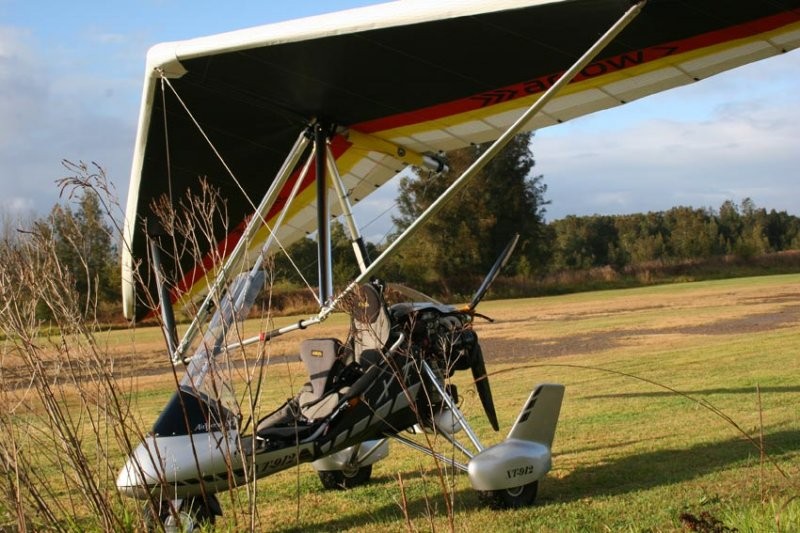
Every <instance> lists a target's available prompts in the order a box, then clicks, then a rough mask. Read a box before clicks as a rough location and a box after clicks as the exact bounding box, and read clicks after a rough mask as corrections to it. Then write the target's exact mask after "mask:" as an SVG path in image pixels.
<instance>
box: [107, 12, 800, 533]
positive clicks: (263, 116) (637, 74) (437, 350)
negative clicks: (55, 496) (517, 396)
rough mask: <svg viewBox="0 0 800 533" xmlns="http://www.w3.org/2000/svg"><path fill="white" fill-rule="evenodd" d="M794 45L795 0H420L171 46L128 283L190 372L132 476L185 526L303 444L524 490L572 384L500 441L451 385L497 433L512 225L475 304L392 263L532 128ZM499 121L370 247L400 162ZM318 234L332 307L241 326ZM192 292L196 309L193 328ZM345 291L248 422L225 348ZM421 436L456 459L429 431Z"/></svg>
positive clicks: (143, 145) (136, 198) (553, 390)
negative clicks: (496, 352) (500, 291)
mask: <svg viewBox="0 0 800 533" xmlns="http://www.w3.org/2000/svg"><path fill="white" fill-rule="evenodd" d="M799 43H800V0H649V1H648V2H645V1H635V2H631V1H629V0H499V1H495V2H484V1H479V0H460V1H441V2H427V1H417V0H411V1H403V2H394V3H390V4H384V5H377V6H373V7H367V8H363V9H356V10H351V11H347V12H343V13H336V14H331V15H324V16H319V17H313V18H309V19H304V20H299V21H292V22H286V23H280V24H274V25H268V26H261V27H255V28H251V29H246V30H241V31H236V32H231V33H225V34H220V35H215V36H211V37H205V38H199V39H192V40H187V41H181V42H173V43H164V44H160V45H158V46H155V47H154V48H152V49H151V50H150V52H149V54H148V58H147V66H146V72H145V85H144V91H143V96H142V106H141V113H140V116H139V128H138V134H137V138H136V147H135V152H134V161H133V169H132V174H131V183H130V189H129V196H128V203H127V211H126V220H125V228H124V243H123V265H122V266H123V300H124V306H125V312H126V316H127V317H129V318H131V319H139V318H142V317H144V316H146V315H147V314H148V313H150V312H152V310H153V309H160V318H161V322H162V324H163V329H164V333H165V339H166V343H167V349H168V351H169V353H170V356H171V359H172V363H173V364H174V365H176V366H182V365H185V372H184V373H183V377H182V378H181V379H179V380H177V381H178V382H177V387H176V391H175V393H174V394H173V396H172V398H171V399H170V400H169V402H168V403H167V405H166V406H165V407H164V409H163V411H162V412H161V414H160V415H159V416H158V418H157V420H156V421H155V423H154V425H153V428H152V431H151V432H150V433H149V434H148V435H147V436H146V437H145V438H144V439H143V440H142V442H141V443H139V444H138V445H136V446H134V447H133V449H132V450H131V454H130V456H129V458H128V460H127V463H126V464H125V466H124V467H123V468H122V470H121V471H120V473H119V476H118V479H117V486H118V488H119V490H120V491H122V492H123V493H125V494H128V495H130V496H133V497H137V498H141V499H146V500H149V502H150V504H151V509H157V510H158V511H156V512H155V513H154V516H153V518H154V519H156V520H158V521H160V523H161V525H162V526H170V527H172V526H175V525H177V524H180V525H181V527H183V528H184V529H188V530H191V529H192V528H193V527H194V525H195V524H197V523H200V522H203V521H207V522H213V520H214V517H215V516H218V515H219V514H220V513H221V509H220V505H219V502H218V501H217V498H216V496H215V494H216V493H218V492H220V491H225V490H232V489H234V488H235V487H237V486H241V485H243V484H246V483H249V482H251V481H252V480H253V479H257V478H261V477H263V476H268V475H270V474H272V473H275V472H278V471H280V470H284V469H287V468H290V467H293V466H295V465H298V464H299V463H303V462H311V463H312V465H313V467H314V468H315V469H316V470H317V472H318V473H319V477H320V479H321V481H322V484H323V485H324V486H325V487H326V488H349V487H354V486H356V485H359V484H362V483H365V482H367V481H368V480H369V478H370V475H371V471H372V465H373V464H375V463H376V462H377V461H379V460H381V459H383V458H385V457H386V456H387V454H388V442H389V441H390V440H393V441H395V442H398V443H401V444H403V445H407V446H409V447H411V448H413V449H415V450H418V451H420V452H422V453H427V454H430V455H433V456H435V457H436V458H437V459H438V460H440V461H442V462H443V463H445V464H447V465H449V466H450V467H452V468H455V469H457V470H461V471H464V472H467V474H468V477H469V482H470V484H471V485H472V487H473V488H474V489H475V490H477V491H479V492H480V494H481V495H482V496H483V499H484V500H485V501H487V502H488V503H489V504H491V505H493V506H499V507H516V506H522V505H528V504H530V503H532V502H533V501H534V499H535V497H536V492H537V486H538V483H539V482H540V481H541V480H542V479H543V477H544V476H545V474H546V473H547V472H548V471H549V470H550V467H551V457H552V452H551V446H552V444H553V439H554V435H555V430H556V425H557V421H558V418H559V412H560V408H561V402H562V397H563V394H564V387H563V386H561V385H557V384H541V385H536V386H535V387H533V390H532V392H531V394H530V396H529V398H528V399H527V400H526V401H525V402H524V404H523V406H522V409H521V411H520V413H519V415H518V417H517V419H516V422H515V423H514V425H513V426H512V427H511V429H510V431H509V433H508V435H507V436H506V438H505V439H503V440H502V441H500V442H498V443H496V444H494V445H492V446H488V447H487V446H484V445H483V443H482V442H481V441H480V440H479V438H478V436H477V434H476V432H475V431H473V429H472V428H471V427H470V425H469V423H468V422H467V420H466V418H465V417H464V416H463V415H462V413H461V411H460V410H459V406H458V403H459V401H458V390H457V388H456V387H455V386H453V385H452V384H451V383H450V382H449V377H450V376H452V375H453V373H454V372H458V371H462V370H466V369H471V371H472V375H473V378H474V380H475V387H476V389H477V392H478V396H479V398H480V401H481V404H482V406H483V409H484V411H485V414H486V416H487V417H488V419H489V422H490V424H491V425H492V427H493V428H494V429H495V430H498V420H497V415H496V413H495V408H494V404H493V401H492V394H491V389H490V387H489V382H488V379H487V373H486V368H485V363H484V357H483V353H482V350H481V346H480V343H479V341H478V335H477V333H476V331H475V329H474V327H473V319H474V318H475V316H476V306H477V305H478V303H479V302H480V300H481V298H482V297H483V296H484V294H485V293H486V291H487V290H488V288H489V285H490V284H491V282H492V280H493V279H494V278H495V277H496V276H497V274H498V273H499V272H500V270H501V269H502V267H503V265H504V264H505V263H506V262H507V261H508V259H509V257H510V256H511V254H512V252H513V249H514V246H515V244H516V241H517V237H516V236H509V242H508V244H506V243H497V244H496V246H497V252H498V259H497V262H496V264H495V265H494V267H493V268H492V269H491V271H490V272H489V273H488V275H487V277H486V279H485V281H484V282H483V283H482V284H481V286H480V287H479V288H478V290H477V292H476V294H475V296H474V298H473V299H472V301H471V302H470V303H469V304H466V305H464V306H460V307H458V306H450V305H444V304H441V303H438V302H435V301H431V300H429V299H425V298H424V297H422V296H421V295H419V293H416V292H415V291H413V290H401V291H400V292H404V293H405V294H406V295H409V296H410V299H411V300H412V301H410V302H399V303H395V304H394V305H391V306H390V305H388V304H387V301H386V292H387V287H391V286H392V284H391V283H386V282H384V281H381V280H378V279H375V274H376V272H377V271H378V269H379V268H380V267H381V266H383V265H384V264H385V263H386V262H387V260H388V259H389V258H391V257H392V255H393V254H394V253H395V251H396V250H397V249H398V248H399V247H400V246H403V245H405V246H410V245H411V242H410V241H411V239H412V237H413V235H414V234H415V232H416V231H417V230H418V228H419V227H420V226H421V225H422V224H424V223H425V222H426V221H428V220H429V219H430V218H431V217H432V216H434V215H435V214H436V213H437V212H438V211H439V210H440V208H441V206H442V205H443V204H444V202H446V201H448V200H449V199H450V198H452V197H453V196H454V195H455V194H456V193H457V192H458V191H459V190H462V189H463V188H464V187H467V186H469V183H470V180H471V179H472V178H473V177H474V176H475V175H476V174H477V173H478V172H479V171H480V170H481V169H482V168H483V167H484V166H485V164H486V163H487V162H488V161H489V160H490V159H491V158H493V157H494V156H495V155H496V154H497V153H498V152H499V151H500V150H502V148H503V147H504V146H505V145H506V144H507V143H508V142H509V140H510V139H511V138H512V137H513V136H514V135H516V134H517V133H519V132H521V131H526V130H532V129H536V128H542V127H546V126H549V125H553V124H557V123H561V122H563V121H566V120H569V119H571V118H574V117H578V116H581V115H584V114H587V113H590V112H594V111H598V110H601V109H605V108H608V107H611V106H616V105H621V104H624V103H625V102H628V101H631V100H634V99H637V98H641V97H644V96H646V95H649V94H652V93H655V92H658V91H663V90H667V89H670V88H673V87H676V86H679V85H683V84H686V83H690V82H692V81H697V80H700V79H704V78H707V77H709V76H711V75H713V74H716V73H718V72H721V71H724V70H727V69H730V68H734V67H736V66H739V65H742V64H745V63H749V62H751V61H755V60H759V59H762V58H766V57H769V56H772V55H776V54H780V53H783V52H785V51H787V50H790V49H793V48H796V47H797V46H798V44H799ZM489 141H494V142H493V144H491V146H490V147H489V148H488V149H486V150H485V151H484V152H483V154H482V155H481V156H480V157H479V158H478V159H477V160H476V161H475V162H474V163H473V164H472V165H471V166H470V167H469V168H468V169H467V170H466V171H465V172H464V173H463V174H462V175H461V176H459V177H458V178H457V179H456V180H455V181H454V182H453V184H452V185H451V186H450V187H449V188H448V189H447V191H446V192H445V193H444V194H443V195H442V196H441V197H440V198H439V199H438V200H437V201H436V202H434V203H433V204H432V205H431V206H430V208H429V209H427V210H426V211H425V212H424V213H422V214H421V215H420V216H419V218H418V219H417V220H416V221H415V222H414V223H413V224H411V225H410V226H409V227H408V229H407V230H406V231H405V232H404V233H402V234H401V235H400V236H399V237H397V238H396V239H395V240H394V241H392V242H391V244H389V245H388V246H387V247H386V249H385V250H384V251H383V252H382V253H381V254H380V255H378V256H377V257H369V256H368V254H367V252H366V246H365V245H364V242H363V239H362V236H361V235H360V229H359V227H358V225H357V224H356V222H355V220H354V216H353V211H352V206H353V205H355V204H356V203H358V202H360V201H361V200H363V199H364V198H365V197H367V196H368V195H369V194H370V193H371V192H373V191H374V190H376V189H377V188H379V187H380V186H381V185H383V184H384V183H386V182H387V181H388V180H389V179H390V178H391V177H392V176H394V175H395V174H396V173H397V172H399V171H401V170H403V169H404V168H406V167H409V166H414V167H416V168H417V169H420V170H419V171H431V172H444V171H446V170H447V160H446V156H445V153H446V152H447V151H450V150H453V149H457V148H463V147H465V146H469V145H471V144H475V143H486V142H489ZM621 149H635V147H629V148H625V147H621ZM423 169H426V170H423ZM201 178H202V179H201ZM493 179H503V177H502V176H496V177H493ZM203 184H210V185H211V186H212V187H213V188H214V190H215V191H217V194H218V197H219V198H221V199H222V201H223V204H224V212H225V216H224V217H218V218H215V217H214V216H212V215H208V213H206V214H207V215H208V216H207V222H208V225H207V227H202V228H201V227H200V226H192V225H191V224H188V223H186V220H187V219H186V218H183V217H184V215H183V212H184V211H187V210H191V209H196V208H197V205H192V203H191V202H190V201H188V200H187V198H197V197H201V196H202V195H203V194H205V193H206V189H205V188H204V187H205V185H203ZM254 198H260V199H261V200H260V201H259V202H258V203H256V202H255V201H254V200H253V199H254ZM201 203H202V202H201ZM201 211H202V208H201ZM332 217H342V219H343V221H344V223H345V227H346V228H347V229H348V231H349V234H350V237H351V239H352V243H353V253H354V254H355V256H356V259H357V261H358V264H359V267H360V274H359V275H358V276H357V278H356V279H354V280H337V282H338V283H342V284H343V286H345V288H344V289H343V290H341V291H340V292H338V293H336V294H334V291H333V288H332V287H333V280H332V274H331V270H332V269H331V261H332V259H331V245H330V221H331V218H332ZM222 218H224V219H225V220H226V221H232V222H233V223H234V224H236V225H235V226H234V227H233V229H231V227H230V226H228V225H227V224H225V223H223V222H222V221H221V219H222ZM181 221H183V222H181ZM181 224H183V225H182V226H181ZM187 227H188V230H187V229H186V228H187ZM181 228H183V229H181ZM312 233H315V234H316V242H317V248H318V253H317V257H318V279H317V287H318V293H317V297H318V301H319V312H318V313H317V314H315V315H312V316H310V317H309V318H307V319H305V320H300V321H298V322H297V323H295V324H292V325H288V326H285V327H282V328H276V329H269V328H266V330H265V331H263V332H261V333H260V334H259V335H257V336H255V337H252V338H243V336H242V335H240V332H241V328H240V324H241V322H242V321H243V320H244V319H245V318H246V317H248V316H249V314H250V311H251V309H252V307H253V305H254V302H256V299H257V297H258V295H259V294H260V293H261V292H262V290H263V289H264V286H265V284H266V283H267V282H268V280H267V277H268V276H267V268H266V265H267V262H268V261H269V258H270V257H271V256H273V255H274V254H276V253H281V252H282V250H285V248H286V247H287V246H289V245H290V244H291V243H293V242H295V241H297V240H298V239H301V238H305V237H306V235H308V234H312ZM486 245H490V243H486ZM453 246H458V243H453ZM504 246H505V247H504ZM388 281H391V280H388ZM176 306H177V307H180V308H183V309H191V310H192V314H193V319H192V321H191V323H190V324H189V325H188V327H187V328H186V330H185V333H184V334H183V336H182V338H181V339H180V340H179V338H178V335H177V327H176V323H175V318H174V314H173V309H174V308H175V307H176ZM335 310H343V311H346V312H347V313H349V315H350V323H351V325H350V330H349V332H343V335H342V338H314V339H309V340H305V341H303V342H302V343H300V345H299V347H298V351H299V353H300V359H301V360H302V362H303V363H304V365H305V369H306V370H307V372H308V378H307V383H306V384H305V385H304V386H302V387H301V389H300V391H299V392H297V393H296V394H295V395H294V396H293V397H292V398H290V399H289V400H287V401H286V402H283V403H280V402H275V405H274V409H272V410H271V412H269V414H267V415H266V416H262V417H259V419H258V420H250V418H252V415H251V414H250V413H248V412H246V411H247V410H246V409H242V405H241V404H242V401H241V399H237V397H236V395H235V394H234V392H233V390H232V385H231V382H230V380H229V379H227V378H226V376H227V374H228V370H229V365H230V359H229V354H231V353H232V352H234V351H237V350H244V348H245V347H247V346H251V345H255V346H258V347H259V350H261V351H263V350H264V349H265V347H267V346H268V345H269V343H270V342H271V340H272V339H275V338H276V337H278V336H281V335H284V334H287V333H289V332H292V331H296V330H299V329H305V328H308V327H312V326H314V325H315V324H319V323H320V322H322V321H324V320H325V319H326V318H328V317H329V316H330V315H331V313H333V312H334V311H335ZM345 334H346V335H345ZM243 413H244V414H243ZM424 432H431V433H435V434H437V435H440V436H441V437H442V438H443V439H445V440H446V441H447V442H448V443H450V445H452V447H453V448H454V449H456V450H457V451H458V452H459V453H460V454H462V455H463V457H464V459H463V460H461V461H459V460H456V459H455V458H454V457H453V456H448V455H445V454H441V453H439V452H437V451H436V450H433V449H431V447H430V446H427V445H426V444H422V443H421V442H420V441H419V440H415V438H414V434H419V433H424ZM460 435H464V436H465V439H466V440H467V441H469V445H468V444H465V443H463V442H461V440H459V438H458V437H459V436H460Z"/></svg>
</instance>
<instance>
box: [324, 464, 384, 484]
mask: <svg viewBox="0 0 800 533" xmlns="http://www.w3.org/2000/svg"><path fill="white" fill-rule="evenodd" d="M317 474H319V480H320V481H321V482H322V486H323V487H325V488H326V489H329V490H344V489H352V488H353V487H358V486H359V485H364V484H366V483H367V482H369V479H370V478H371V477H372V465H367V466H362V467H356V468H353V469H352V470H320V471H319V472H317Z"/></svg>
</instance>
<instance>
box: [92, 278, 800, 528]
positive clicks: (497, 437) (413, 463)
mask: <svg viewBox="0 0 800 533" xmlns="http://www.w3.org/2000/svg"><path fill="white" fill-rule="evenodd" d="M798 309H800V275H784V276H768V277H761V278H741V279H736V280H727V281H709V282H700V283H685V284H680V285H670V286H651V287H643V288H636V289H624V290H615V291H600V292H596V293H581V294H572V295H565V296H559V297H546V298H536V299H525V300H503V301H487V302H485V303H483V304H482V305H481V308H480V311H481V312H482V313H485V314H486V315H488V316H491V317H493V318H495V319H497V322H496V323H494V324H488V323H484V322H479V323H478V324H477V325H476V330H477V331H478V334H479V335H480V337H481V339H482V340H483V342H484V351H485V353H486V355H487V359H488V369H489V372H490V373H491V381H492V387H493V390H494V396H495V403H496V405H497V411H498V414H499V418H500V423H501V431H500V433H499V434H496V433H494V432H492V431H491V429H490V428H489V426H488V423H487V422H486V421H485V418H484V417H483V415H482V413H481V410H480V406H479V403H478V400H477V398H476V396H475V394H474V393H472V392H471V391H472V388H471V385H470V379H469V376H468V374H469V372H462V373H459V374H457V375H456V376H455V377H454V381H455V382H456V383H457V384H458V385H459V390H460V391H461V394H462V397H463V405H462V407H463V410H464V411H465V413H466V414H467V415H468V417H469V418H470V421H471V422H472V423H474V427H475V429H476V431H477V433H478V434H479V436H480V437H481V439H482V440H483V441H484V442H485V443H486V444H493V443H496V442H499V441H501V440H502V439H503V437H504V435H505V432H507V431H508V429H509V428H510V426H511V424H512V423H513V421H514V419H515V418H516V416H517V414H518V412H519V409H520V408H521V406H522V405H523V403H524V401H525V399H526V398H527V396H528V394H529V393H530V391H531V390H532V388H533V387H534V386H535V385H536V384H537V383H540V382H556V383H563V384H564V385H565V386H566V396H565V400H564V404H563V406H562V411H561V418H560V422H559V427H558V431H557V433H556V441H555V444H554V447H553V451H554V461H553V465H554V466H553V470H552V471H551V473H550V474H549V475H548V476H547V477H546V478H545V479H544V481H543V482H542V483H541V485H540V490H539V497H538V500H537V505H535V506H533V507H531V508H527V509H520V510H512V511H502V512H498V511H492V510H489V509H486V508H484V507H483V506H481V504H480V503H479V501H478V498H477V495H476V494H475V492H474V491H473V490H472V489H471V487H470V485H469V481H468V479H467V476H466V475H465V474H460V473H455V474H454V473H453V472H448V478H447V479H448V482H447V483H446V488H447V492H448V493H451V496H452V502H453V513H452V515H451V516H448V513H447V505H446V499H445V496H444V491H443V487H442V486H441V484H440V479H439V477H438V474H437V466H436V464H435V463H434V461H433V460H432V459H430V458H427V457H425V456H421V455H420V454H418V453H416V452H413V451H411V450H409V449H406V448H404V447H402V446H400V445H398V444H397V443H392V445H391V449H392V451H391V454H390V456H389V458H388V459H386V460H384V461H382V462H380V463H378V464H377V465H376V466H375V468H374V473H373V482H372V483H371V484H369V485H368V486H364V487H358V488H355V489H352V490H350V491H347V492H338V491H324V490H323V489H322V487H321V485H320V483H319V481H318V479H317V477H316V475H315V473H314V472H313V469H312V468H311V466H310V465H300V466H299V467H298V468H295V469H291V470H289V471H285V472H282V473H279V474H277V475H274V476H271V477H268V478H265V479H261V480H258V482H257V491H256V498H257V502H258V503H257V523H256V529H257V530H270V531H382V532H383V531H387V532H388V531H405V530H408V529H413V530H422V531H430V530H438V531H446V530H450V529H451V528H452V529H455V530H457V531H476V532H481V531H576V532H578V531H580V532H582V531H637V532H638V531H681V530H683V529H682V528H683V526H682V523H681V516H682V515H687V514H689V515H692V516H695V517H701V516H705V517H713V518H715V519H717V520H719V521H721V522H722V523H723V524H724V525H725V526H727V527H730V528H736V529H738V531H740V532H741V531H785V532H790V531H798V530H800V409H798V405H800V378H799V376H800V358H798V346H800V342H799V341H800V328H798V325H800V311H798ZM286 320H287V321H288V320H291V319H286ZM247 329H248V330H250V329H252V330H253V331H255V330H256V329H257V328H256V327H255V326H254V325H253V324H252V323H251V324H249V325H248V328H247ZM346 329H347V325H346V319H345V317H341V316H337V317H333V318H332V319H331V321H328V322H327V323H326V324H325V325H324V326H323V328H320V329H317V330H308V331H307V332H303V335H302V336H311V335H314V336H329V335H336V336H340V337H341V336H344V335H345V334H346ZM158 337H159V336H158V333H157V332H153V331H152V330H145V329H140V330H137V331H136V332H135V336H134V337H133V340H131V339H132V337H131V332H123V331H114V332H110V333H108V334H107V342H108V343H109V345H110V347H111V350H112V351H114V352H115V353H123V352H126V350H131V349H134V350H136V351H137V353H139V352H141V353H143V354H144V353H147V354H151V355H150V356H148V357H151V358H152V359H151V361H152V362H150V363H148V366H158V365H161V367H162V368H164V369H167V368H168V363H167V362H166V357H165V356H163V351H161V352H160V353H159V350H161V348H159V346H158V342H159V338H158ZM286 338H291V342H290V343H287V344H286V345H281V348H280V349H278V348H277V347H276V351H283V352H286V353H292V350H293V348H292V347H293V346H296V344H294V343H295V342H296V340H297V339H298V338H299V336H287V337H286ZM507 355H513V358H509V357H505V358H504V357H503V356H507ZM162 357H163V359H162ZM284 361H285V360H284V359H278V360H276V363H275V366H274V367H272V368H271V369H270V370H269V374H268V375H269V381H268V386H267V390H266V393H265V395H264V398H263V400H262V402H261V406H260V408H261V409H262V410H263V412H267V411H269V410H271V409H272V408H274V407H275V406H277V405H278V404H279V403H281V402H282V401H283V400H284V399H285V398H286V397H287V395H288V394H291V390H292V386H294V387H295V388H296V387H297V386H298V385H299V384H300V383H302V382H303V381H304V376H303V375H302V372H301V368H300V366H299V365H297V364H296V363H293V364H290V365H287V364H285V363H284ZM290 381H291V384H290ZM757 389H758V390H760V398H759V395H758V394H757ZM171 390H172V377H171V375H169V374H167V373H165V374H163V375H161V376H150V377H147V378H145V377H142V378H138V379H136V380H134V381H132V382H131V383H130V390H129V393H130V394H131V395H132V396H133V399H134V405H135V408H136V409H137V411H138V416H139V417H140V418H141V419H142V420H143V421H144V423H145V426H146V425H147V424H148V423H152V421H153V420H154V419H155V416H156V415H157V412H158V410H159V409H160V408H161V406H163V404H164V402H165V401H166V399H167V397H168V396H169V394H170V393H171ZM675 391H679V392H675ZM709 405H710V406H713V408H714V409H716V410H718V411H720V412H722V413H723V414H724V415H725V416H726V417H729V418H730V420H732V421H733V423H731V422H730V421H729V420H726V419H725V418H723V417H721V416H719V415H718V414H716V413H714V412H712V410H711V409H710V408H709ZM148 421H149V422H148ZM747 436H749V437H750V438H752V439H754V440H755V442H756V443H757V442H759V440H760V439H761V438H763V440H764V443H765V449H766V456H762V454H761V453H760V451H759V449H758V448H757V446H755V445H754V444H753V442H750V441H748V440H747V438H746V437H747ZM437 445H438V446H440V447H441V448H440V449H441V450H444V451H447V450H448V445H447V444H446V443H444V442H443V441H437ZM122 459H123V458H122V457H121V456H120V457H117V458H112V461H114V462H118V463H120V464H121V462H122ZM245 498H246V496H245V493H244V491H243V490H241V489H239V490H237V491H234V492H232V493H226V494H222V495H220V499H221V501H222V503H223V507H224V508H225V509H226V515H225V516H224V517H223V518H222V520H221V521H220V523H219V524H218V527H217V529H218V530H220V531H233V530H237V529H240V528H242V527H243V526H245V525H246V524H247V523H248V522H247V517H246V516H245V513H244V506H243V503H244V501H245ZM232 500H238V502H239V503H238V504H237V503H234V501H232ZM138 505H139V504H138V503H137V502H133V501H131V502H130V506H129V508H128V511H129V512H130V511H131V509H135V508H136V507H137V506H138ZM236 507H238V509H239V510H238V511H234V508H236ZM81 523H83V522H81Z"/></svg>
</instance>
